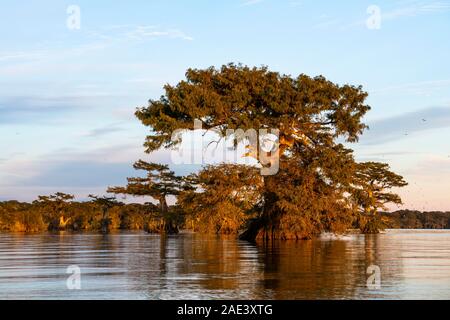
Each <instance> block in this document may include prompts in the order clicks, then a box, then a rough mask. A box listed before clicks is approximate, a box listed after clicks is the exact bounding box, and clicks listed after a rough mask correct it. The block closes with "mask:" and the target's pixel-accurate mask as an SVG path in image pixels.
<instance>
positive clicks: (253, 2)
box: [241, 0, 264, 7]
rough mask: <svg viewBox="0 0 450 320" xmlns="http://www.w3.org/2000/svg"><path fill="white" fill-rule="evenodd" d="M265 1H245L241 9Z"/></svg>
mask: <svg viewBox="0 0 450 320" xmlns="http://www.w3.org/2000/svg"><path fill="white" fill-rule="evenodd" d="M263 1H264V0H244V1H242V2H241V7H247V6H253V5H255V4H258V3H261V2H263Z"/></svg>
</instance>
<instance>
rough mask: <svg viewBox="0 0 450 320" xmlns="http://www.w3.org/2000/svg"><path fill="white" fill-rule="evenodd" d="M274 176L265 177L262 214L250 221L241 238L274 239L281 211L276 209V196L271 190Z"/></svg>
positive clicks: (251, 239)
mask: <svg viewBox="0 0 450 320" xmlns="http://www.w3.org/2000/svg"><path fill="white" fill-rule="evenodd" d="M273 182H274V181H273V177H271V176H266V177H264V194H263V197H264V201H263V209H262V212H261V215H260V216H259V217H258V218H256V219H253V220H252V221H250V223H249V225H248V228H247V230H245V231H244V232H243V233H242V234H241V235H240V237H239V238H240V239H241V240H246V241H250V242H254V241H255V240H256V239H264V240H269V239H274V238H276V236H275V235H276V230H277V228H278V222H277V221H278V220H279V212H278V210H277V209H276V206H275V202H276V200H277V199H276V196H275V194H274V193H273V192H271V191H270V187H271V186H270V184H271V183H273Z"/></svg>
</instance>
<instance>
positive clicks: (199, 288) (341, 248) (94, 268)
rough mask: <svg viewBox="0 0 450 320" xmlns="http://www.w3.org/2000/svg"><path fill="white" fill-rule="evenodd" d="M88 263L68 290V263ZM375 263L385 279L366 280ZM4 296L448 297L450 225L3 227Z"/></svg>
mask: <svg viewBox="0 0 450 320" xmlns="http://www.w3.org/2000/svg"><path fill="white" fill-rule="evenodd" d="M70 265H78V266H79V267H80V269H81V290H68V289H67V278H68V277H69V276H70V274H66V271H67V267H68V266H70ZM370 265H376V266H379V267H380V269H381V283H380V288H373V287H372V288H368V287H367V278H368V277H369V275H368V274H367V273H366V271H367V267H368V266H370ZM0 299H450V230H447V231H445V230H438V231H429V230H428V231H427V230H388V231H387V233H386V234H379V235H368V236H364V235H357V234H355V235H349V236H346V237H342V238H336V237H331V236H324V237H321V238H319V239H316V240H311V241H297V242H293V241H290V242H278V241H277V242H273V243H271V244H269V245H263V244H258V245H253V244H249V243H246V242H242V241H238V240H235V239H233V238H219V237H211V236H210V237H207V236H201V235H196V234H190V233H184V234H180V235H176V236H169V237H160V236H159V235H149V234H145V233H132V232H125V233H117V234H110V235H98V234H69V233H62V234H41V235H21V234H0Z"/></svg>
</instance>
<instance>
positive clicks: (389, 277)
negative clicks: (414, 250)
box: [358, 234, 405, 299]
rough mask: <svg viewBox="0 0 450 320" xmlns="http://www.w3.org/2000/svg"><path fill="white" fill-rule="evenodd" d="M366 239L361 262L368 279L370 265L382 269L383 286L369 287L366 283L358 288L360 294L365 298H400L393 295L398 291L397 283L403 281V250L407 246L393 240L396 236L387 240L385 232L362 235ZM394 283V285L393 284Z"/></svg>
mask: <svg viewBox="0 0 450 320" xmlns="http://www.w3.org/2000/svg"><path fill="white" fill-rule="evenodd" d="M362 237H363V238H362V240H363V241H364V257H363V258H361V261H360V264H361V266H363V267H364V268H363V269H364V270H362V271H361V272H364V273H365V274H366V280H367V278H368V277H369V276H370V274H367V268H368V267H369V266H377V267H379V268H380V271H381V288H380V289H373V288H372V289H369V288H368V287H367V286H366V285H365V284H367V282H365V283H364V286H361V287H359V288H358V296H359V297H361V298H364V299H368V298H370V299H374V298H376V299H381V298H390V299H396V298H397V299H398V298H399V297H397V296H395V295H393V294H394V291H397V290H398V288H397V285H398V284H399V283H400V282H401V281H402V272H403V260H402V259H401V257H402V252H403V251H404V249H405V248H403V247H402V246H401V245H400V246H398V245H399V243H398V242H396V241H393V239H394V236H390V238H389V239H387V241H384V240H386V236H385V235H383V234H366V235H365V236H362ZM400 244H401V242H400ZM392 285H394V286H392Z"/></svg>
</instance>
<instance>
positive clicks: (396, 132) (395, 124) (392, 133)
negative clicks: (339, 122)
mask: <svg viewBox="0 0 450 320" xmlns="http://www.w3.org/2000/svg"><path fill="white" fill-rule="evenodd" d="M368 124H369V127H370V129H369V130H367V131H366V132H365V133H364V135H363V136H362V137H361V143H362V144H369V145H375V144H381V143H385V142H388V141H394V140H399V139H403V138H405V137H407V136H409V135H411V134H413V133H416V132H420V131H426V130H433V129H439V128H448V127H450V107H431V108H426V109H422V110H418V111H415V112H409V113H406V114H403V115H398V116H394V117H389V118H385V119H380V120H377V121H373V122H369V123H368Z"/></svg>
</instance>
